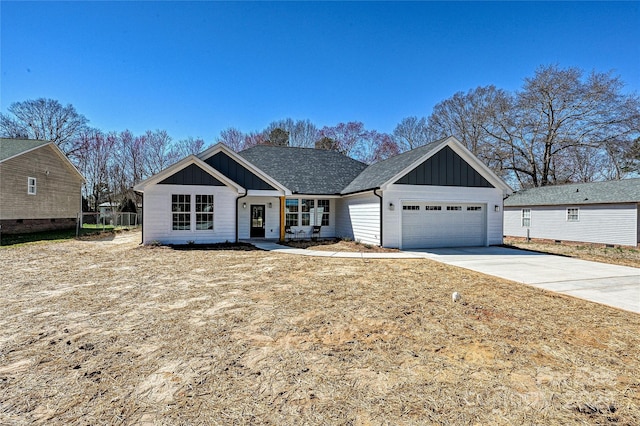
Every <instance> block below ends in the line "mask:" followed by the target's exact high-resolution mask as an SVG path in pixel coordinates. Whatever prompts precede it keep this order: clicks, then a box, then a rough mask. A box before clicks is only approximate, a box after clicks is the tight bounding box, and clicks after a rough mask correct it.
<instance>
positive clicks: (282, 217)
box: [280, 197, 285, 241]
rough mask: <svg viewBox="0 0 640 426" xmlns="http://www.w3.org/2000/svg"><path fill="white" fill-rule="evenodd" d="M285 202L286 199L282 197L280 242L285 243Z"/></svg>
mask: <svg viewBox="0 0 640 426" xmlns="http://www.w3.org/2000/svg"><path fill="white" fill-rule="evenodd" d="M284 200H285V197H280V241H284V219H285V217H284Z"/></svg>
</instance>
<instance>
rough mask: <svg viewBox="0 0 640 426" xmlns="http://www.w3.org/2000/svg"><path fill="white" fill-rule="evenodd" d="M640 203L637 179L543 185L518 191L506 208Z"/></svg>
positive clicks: (639, 189)
mask: <svg viewBox="0 0 640 426" xmlns="http://www.w3.org/2000/svg"><path fill="white" fill-rule="evenodd" d="M616 203H640V178H637V179H622V180H611V181H606V182H589V183H574V184H566V185H554V186H543V187H539V188H530V189H525V190H522V191H518V192H516V193H514V194H512V195H511V196H509V198H507V199H506V200H505V201H504V205H505V207H516V206H556V205H581V204H616Z"/></svg>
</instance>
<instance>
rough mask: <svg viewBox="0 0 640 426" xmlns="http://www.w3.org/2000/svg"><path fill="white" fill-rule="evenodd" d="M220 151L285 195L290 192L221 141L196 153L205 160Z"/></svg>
mask: <svg viewBox="0 0 640 426" xmlns="http://www.w3.org/2000/svg"><path fill="white" fill-rule="evenodd" d="M220 151H222V152H224V153H225V154H227V155H228V156H229V157H231V158H233V159H234V160H236V161H237V162H238V163H240V164H242V165H243V166H244V167H246V168H247V169H249V170H251V171H252V172H254V173H255V174H256V175H257V176H258V177H260V178H261V179H263V180H265V181H266V182H268V183H269V184H270V185H271V186H274V187H276V188H278V189H280V190H281V191H282V192H283V193H284V194H285V195H286V194H290V193H291V190H289V189H288V188H287V187H285V186H284V185H283V184H281V183H280V182H278V181H277V180H275V179H274V178H272V177H271V176H269V175H268V174H267V173H265V172H263V171H262V170H260V169H259V168H258V167H256V166H255V165H254V164H253V163H250V162H248V161H247V160H245V159H244V158H242V157H241V156H239V155H238V154H237V153H236V152H234V151H233V150H232V149H231V148H229V147H228V146H226V145H225V144H223V143H222V142H218V143H217V144H215V145H213V146H212V147H211V148H209V149H207V150H206V151H203V152H201V153H200V154H198V158H199V159H200V160H202V161H206V160H207V159H208V158H210V157H213V156H214V155H216V154H217V153H218V152H220Z"/></svg>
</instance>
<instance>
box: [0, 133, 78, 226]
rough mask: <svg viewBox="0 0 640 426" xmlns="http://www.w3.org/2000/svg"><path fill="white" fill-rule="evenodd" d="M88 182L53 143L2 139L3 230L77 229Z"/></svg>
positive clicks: (0, 221) (0, 203)
mask: <svg viewBox="0 0 640 426" xmlns="http://www.w3.org/2000/svg"><path fill="white" fill-rule="evenodd" d="M84 182H85V179H84V177H83V176H82V175H81V174H80V172H79V171H78V169H76V168H75V166H74V165H73V164H72V163H71V161H69V159H68V158H67V157H66V156H65V155H64V153H62V151H60V149H59V148H58V147H57V146H56V145H55V144H54V143H53V142H47V141H39V140H29V139H4V138H3V139H0V231H1V232H2V233H3V234H17V233H28V232H36V231H46V230H53V229H69V228H74V227H75V226H76V221H77V219H78V215H79V214H80V213H81V212H82V185H83V184H84Z"/></svg>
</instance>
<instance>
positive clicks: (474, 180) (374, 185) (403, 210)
mask: <svg viewBox="0 0 640 426" xmlns="http://www.w3.org/2000/svg"><path fill="white" fill-rule="evenodd" d="M134 189H135V190H136V191H138V192H139V193H142V194H143V200H144V201H143V203H144V210H143V211H144V217H143V242H144V243H149V242H152V241H158V242H161V243H174V244H180V243H185V242H187V241H193V242H196V243H214V242H223V241H238V240H243V239H256V238H257V239H262V238H264V239H271V240H284V239H286V238H310V237H311V236H312V232H313V229H314V227H318V228H319V233H320V234H319V236H320V238H333V237H348V238H351V239H354V240H358V241H361V242H363V243H368V244H374V245H381V246H384V247H395V248H403V249H408V248H419V247H425V248H426V247H451V246H486V245H493V244H501V243H502V235H503V232H502V213H503V204H502V200H503V199H504V197H505V195H506V194H509V193H511V189H510V188H509V186H508V185H507V184H506V183H504V182H503V181H502V180H501V179H500V178H499V177H498V176H496V175H495V174H494V173H493V172H492V171H491V170H490V169H489V168H487V167H486V166H485V165H484V164H482V163H481V162H480V161H479V160H478V159H477V158H476V157H475V156H474V155H473V154H472V153H471V152H469V151H468V150H467V149H466V148H465V147H464V146H463V145H462V144H461V143H460V142H459V141H458V140H456V139H455V138H453V137H450V138H445V139H442V140H439V141H436V142H433V143H430V144H428V145H425V146H421V147H419V148H416V149H414V150H411V151H408V152H405V153H403V154H400V155H397V156H395V157H392V158H389V159H387V160H384V161H380V162H378V163H375V164H372V165H367V164H364V163H361V162H359V161H357V160H354V159H352V158H349V157H347V156H345V155H343V154H340V153H338V152H335V151H328V150H322V149H312V148H293V147H281V146H268V145H258V146H255V147H252V148H249V149H247V150H244V151H241V152H239V153H235V152H233V151H232V150H230V149H229V148H228V147H226V146H225V145H224V144H217V145H214V146H213V147H211V148H209V149H208V150H206V151H204V152H202V153H201V154H198V155H191V156H189V157H187V158H185V159H184V160H182V161H180V162H178V163H177V164H174V165H173V166H171V167H169V168H167V169H166V170H164V171H162V172H160V173H158V174H157V175H155V176H152V177H151V178H149V179H147V180H145V181H143V182H141V183H140V184H138V185H136V187H135V188H134Z"/></svg>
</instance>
